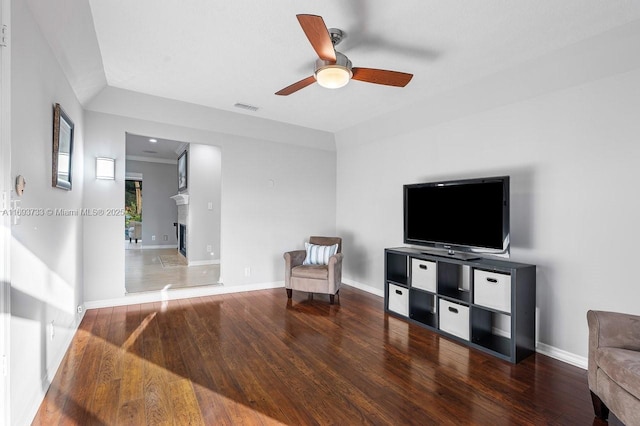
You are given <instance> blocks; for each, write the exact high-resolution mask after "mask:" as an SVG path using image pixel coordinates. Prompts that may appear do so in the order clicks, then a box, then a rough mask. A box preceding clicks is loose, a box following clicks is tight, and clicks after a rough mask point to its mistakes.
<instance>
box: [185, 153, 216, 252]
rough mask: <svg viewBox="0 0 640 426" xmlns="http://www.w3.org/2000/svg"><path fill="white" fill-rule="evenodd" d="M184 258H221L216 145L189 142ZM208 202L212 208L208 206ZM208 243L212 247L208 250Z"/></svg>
mask: <svg viewBox="0 0 640 426" xmlns="http://www.w3.org/2000/svg"><path fill="white" fill-rule="evenodd" d="M188 163H189V165H188V167H187V174H188V179H187V185H188V187H187V191H186V193H187V194H189V206H188V212H189V217H188V223H187V259H188V260H189V263H190V264H191V263H194V262H195V263H196V264H199V263H200V264H201V263H203V262H216V261H218V262H219V261H220V217H221V212H222V209H221V207H222V206H221V183H222V157H221V153H220V148H219V147H217V146H210V145H201V144H197V143H192V144H189V154H188ZM209 203H211V209H209ZM207 246H211V250H209V251H208V250H207Z"/></svg>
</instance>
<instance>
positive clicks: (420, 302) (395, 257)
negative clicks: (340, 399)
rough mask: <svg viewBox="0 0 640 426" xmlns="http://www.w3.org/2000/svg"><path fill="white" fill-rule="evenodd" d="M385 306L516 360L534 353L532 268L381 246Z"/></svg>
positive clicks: (533, 284) (472, 345)
mask: <svg viewBox="0 0 640 426" xmlns="http://www.w3.org/2000/svg"><path fill="white" fill-rule="evenodd" d="M384 300H385V303H384V308H385V311H386V312H388V313H389V314H392V315H395V316H398V317H401V318H405V319H406V320H407V321H410V322H412V323H415V324H419V325H421V326H423V327H425V328H428V329H430V330H433V331H435V332H438V333H441V334H443V335H445V336H447V337H449V338H451V339H453V340H455V341H457V342H459V343H462V344H465V345H468V346H470V347H472V348H475V349H479V350H481V351H484V352H487V353H489V354H491V355H494V356H496V357H498V358H502V359H504V360H506V361H509V362H512V363H517V362H520V361H522V360H523V359H524V358H526V357H527V356H529V355H531V354H532V353H534V352H535V341H536V339H535V337H536V336H535V310H536V267H535V265H527V264H523V263H516V262H510V261H505V260H496V259H472V260H462V259H456V258H454V257H449V256H447V255H446V254H443V255H442V256H440V255H436V254H431V253H425V252H421V251H420V250H417V249H413V248H406V247H399V248H389V249H385V284H384Z"/></svg>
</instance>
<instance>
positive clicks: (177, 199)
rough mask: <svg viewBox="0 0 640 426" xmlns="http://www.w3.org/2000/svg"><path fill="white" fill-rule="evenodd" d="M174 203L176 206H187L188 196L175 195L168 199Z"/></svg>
mask: <svg viewBox="0 0 640 426" xmlns="http://www.w3.org/2000/svg"><path fill="white" fill-rule="evenodd" d="M169 198H171V199H172V200H174V201H175V202H176V205H177V206H182V205H185V204H189V195H187V194H176V195H174V196H172V197H169Z"/></svg>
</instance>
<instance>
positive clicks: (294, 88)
mask: <svg viewBox="0 0 640 426" xmlns="http://www.w3.org/2000/svg"><path fill="white" fill-rule="evenodd" d="M315 82H316V78H315V77H314V76H309V77H307V78H305V79H302V80H300V81H298V82H296V83H293V84H292V85H291V86H287V87H285V88H284V89H282V90H280V91H278V92H276V95H280V96H288V95H290V94H292V93H295V92H297V91H298V90H300V89H304V88H305V87H307V86H308V85H310V84H313V83H315Z"/></svg>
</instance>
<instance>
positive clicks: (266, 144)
mask: <svg viewBox="0 0 640 426" xmlns="http://www.w3.org/2000/svg"><path fill="white" fill-rule="evenodd" d="M117 93H118V97H116V98H114V97H113V96H112V95H113V92H111V91H109V96H108V98H107V99H96V103H97V104H98V105H99V106H100V109H101V111H103V112H95V111H91V110H86V111H85V126H86V131H85V158H87V160H86V161H89V159H91V158H94V157H95V156H98V155H102V156H111V155H113V157H112V158H116V180H115V182H113V181H110V182H109V183H110V184H111V185H106V184H103V183H104V181H103V182H100V181H96V180H95V179H93V180H92V179H90V176H89V175H87V174H85V178H86V182H85V185H86V190H85V205H86V207H89V208H90V207H94V206H96V207H97V206H104V207H117V208H119V207H120V206H122V203H123V199H124V176H125V171H124V164H123V163H124V161H123V160H124V157H125V149H124V144H125V133H126V132H130V133H135V134H141V135H154V136H156V137H158V138H163V139H173V140H180V141H188V142H190V143H197V144H202V145H215V146H218V147H220V150H221V156H222V158H224V164H223V167H222V178H221V180H222V202H221V242H220V253H222V257H221V264H220V269H221V276H222V277H223V280H224V284H225V286H236V285H249V284H264V283H274V282H279V281H283V280H284V270H283V260H282V254H283V253H284V252H285V251H287V250H291V249H292V248H302V247H304V246H303V242H304V240H305V239H306V238H308V236H309V235H313V234H319V235H323V234H324V235H332V234H334V233H335V220H336V216H335V211H336V210H335V209H336V198H335V196H336V193H335V188H336V163H335V161H336V157H335V151H330V150H326V149H324V148H323V149H316V148H309V147H305V146H297V145H294V144H289V143H276V142H272V141H270V140H264V139H255V138H251V137H246V136H237V135H230V134H224V133H219V132H215V131H211V130H202V129H203V128H208V127H210V126H211V120H209V118H208V117H206V116H205V117H203V118H202V123H201V124H198V127H197V128H194V127H184V126H176V125H173V124H162V123H158V122H156V121H149V120H142V119H139V118H131V117H125V116H121V115H117V112H118V111H120V108H121V107H122V108H123V109H125V110H126V108H127V105H131V104H132V102H134V99H135V100H139V99H140V98H141V95H140V94H131V98H130V97H129V93H128V92H126V91H117ZM98 97H100V95H98ZM142 97H143V98H145V99H146V98H151V99H147V101H145V102H146V103H148V104H149V106H150V108H151V110H153V113H154V114H155V113H157V112H158V111H157V109H158V108H159V106H161V107H162V109H163V110H164V115H165V116H167V117H171V120H172V121H174V122H175V121H176V120H181V119H184V122H185V123H187V122H192V121H193V119H194V116H193V115H192V114H191V113H190V108H191V106H189V105H187V104H184V103H182V102H178V101H168V100H166V99H158V101H157V102H153V99H154V98H153V97H144V96H142ZM88 108H89V109H90V108H91V104H90V105H89V106H88ZM105 110H108V111H111V112H112V113H105V112H104V111H105ZM143 110H144V109H143V108H142V109H140V110H138V111H137V115H140V114H143ZM297 130H298V131H299V130H300V129H297ZM240 131H241V129H239V132H240ZM265 131H266V132H270V138H274V137H277V134H275V133H273V129H272V128H269V127H267V128H265ZM282 133H283V134H282V139H283V140H285V141H288V140H289V138H290V136H289V135H287V128H286V126H284V127H283V128H282ZM308 133H309V138H310V139H318V138H320V139H322V138H324V133H322V132H317V131H314V130H311V129H309V130H308ZM310 188H311V189H310ZM84 225H85V227H84V234H85V239H84V248H85V251H84V270H85V273H84V278H85V280H84V289H85V300H86V301H104V300H109V299H116V298H122V297H124V294H125V289H124V246H123V244H122V238H121V236H122V233H121V232H120V230H121V220H120V218H109V217H101V218H95V217H85V218H84ZM246 268H250V269H251V274H250V275H249V276H247V274H245V269H246Z"/></svg>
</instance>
